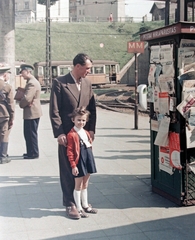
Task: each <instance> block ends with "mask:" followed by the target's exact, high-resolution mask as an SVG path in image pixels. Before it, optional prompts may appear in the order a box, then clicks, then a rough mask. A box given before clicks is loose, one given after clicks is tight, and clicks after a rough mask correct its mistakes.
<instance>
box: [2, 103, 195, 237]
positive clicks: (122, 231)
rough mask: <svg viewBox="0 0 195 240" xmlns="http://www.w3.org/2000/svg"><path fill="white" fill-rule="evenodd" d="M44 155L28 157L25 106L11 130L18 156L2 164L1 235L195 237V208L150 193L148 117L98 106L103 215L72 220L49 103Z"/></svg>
mask: <svg viewBox="0 0 195 240" xmlns="http://www.w3.org/2000/svg"><path fill="white" fill-rule="evenodd" d="M42 108H43V114H44V115H43V117H42V118H41V121H40V127H39V146H40V158H39V159H35V160H24V159H23V158H22V154H23V153H24V152H25V142H24V139H23V120H22V110H21V109H19V107H18V105H17V106H16V120H15V123H14V127H13V129H12V132H11V135H10V145H9V155H10V156H11V158H12V161H11V162H10V163H9V164H4V165H0V239H1V240H23V239H24V240H35V239H37V240H41V239H50V240H62V239H63V240H64V239H65V240H78V239H79V240H81V239H82V240H86V239H90V240H91V239H95V240H96V239H97V240H161V239H163V240H164V239H168V240H169V239H171V240H174V239H177V240H184V239H188V240H194V239H195V227H194V222H195V214H194V213H195V207H178V206H176V205H175V204H174V203H172V202H170V201H169V200H167V199H165V198H162V197H161V196H159V195H157V194H155V193H152V192H151V185H150V151H149V148H150V142H149V141H150V139H149V119H148V117H141V116H139V121H138V126H139V129H138V130H134V116H133V115H129V114H121V113H116V112H110V111H107V110H104V109H99V108H98V121H97V132H96V139H95V142H94V144H93V150H94V155H95V159H96V164H97V169H98V173H97V174H94V175H92V176H91V179H90V186H89V202H90V203H91V204H93V206H94V207H96V208H98V210H99V212H98V214H97V215H90V217H89V218H87V219H80V220H71V219H69V218H67V217H66V215H65V210H64V207H63V206H62V194H61V189H60V184H59V172H58V160H57V141H56V139H54V138H53V134H52V131H51V125H50V120H49V114H48V109H49V105H48V104H44V105H42Z"/></svg>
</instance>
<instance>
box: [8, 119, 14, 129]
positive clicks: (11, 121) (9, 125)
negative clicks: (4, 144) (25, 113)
mask: <svg viewBox="0 0 195 240" xmlns="http://www.w3.org/2000/svg"><path fill="white" fill-rule="evenodd" d="M12 126H13V120H9V122H8V129H10V128H12Z"/></svg>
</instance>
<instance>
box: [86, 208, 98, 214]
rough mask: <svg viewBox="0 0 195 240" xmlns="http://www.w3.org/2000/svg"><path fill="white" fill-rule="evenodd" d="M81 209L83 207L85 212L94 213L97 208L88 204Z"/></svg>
mask: <svg viewBox="0 0 195 240" xmlns="http://www.w3.org/2000/svg"><path fill="white" fill-rule="evenodd" d="M83 209H84V211H85V212H86V213H93V214H96V213H97V212H98V210H97V209H95V208H92V207H91V206H88V207H86V208H84V207H83Z"/></svg>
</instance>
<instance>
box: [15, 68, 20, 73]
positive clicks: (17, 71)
mask: <svg viewBox="0 0 195 240" xmlns="http://www.w3.org/2000/svg"><path fill="white" fill-rule="evenodd" d="M16 75H20V68H19V67H16Z"/></svg>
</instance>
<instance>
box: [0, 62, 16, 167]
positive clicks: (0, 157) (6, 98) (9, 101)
mask: <svg viewBox="0 0 195 240" xmlns="http://www.w3.org/2000/svg"><path fill="white" fill-rule="evenodd" d="M9 69H10V67H9V66H8V65H7V64H3V63H0V164H4V163H9V162H10V161H11V160H10V159H9V158H8V156H7V149H8V138H9V133H10V129H11V127H12V125H13V119H14V108H15V104H14V94H13V89H12V87H11V85H10V84H8V83H6V81H7V71H9Z"/></svg>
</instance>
